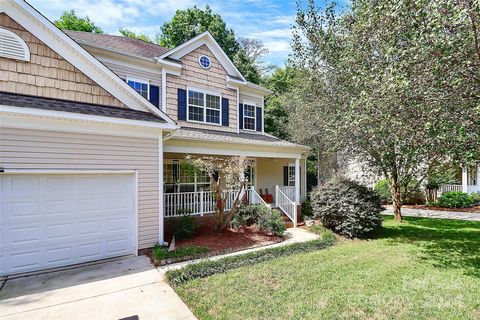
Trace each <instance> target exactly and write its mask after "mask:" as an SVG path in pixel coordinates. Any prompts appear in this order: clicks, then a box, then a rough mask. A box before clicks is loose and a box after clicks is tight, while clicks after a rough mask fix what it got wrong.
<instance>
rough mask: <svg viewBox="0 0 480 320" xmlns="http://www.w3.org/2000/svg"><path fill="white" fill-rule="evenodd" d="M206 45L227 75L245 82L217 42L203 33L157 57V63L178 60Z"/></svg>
mask: <svg viewBox="0 0 480 320" xmlns="http://www.w3.org/2000/svg"><path fill="white" fill-rule="evenodd" d="M202 45H206V46H207V47H208V49H209V50H210V51H211V52H212V53H213V55H214V56H215V58H217V60H218V61H219V62H220V64H221V65H222V67H223V68H224V69H225V70H226V71H227V74H228V75H229V76H231V77H236V78H239V79H240V80H241V81H243V82H246V80H245V77H244V76H243V75H242V73H241V72H240V71H239V70H238V69H237V67H236V66H235V64H234V63H233V62H232V60H230V58H229V57H228V56H227V54H226V53H225V51H223V49H222V48H221V47H220V45H219V44H218V42H217V41H216V40H215V38H213V36H212V34H211V33H210V32H208V31H205V32H203V33H201V34H199V35H198V36H196V37H194V38H192V39H190V40H188V41H187V42H184V43H182V44H181V45H179V46H178V47H175V48H173V49H171V50H169V51H167V52H165V53H163V54H162V55H161V56H159V57H158V61H159V62H160V63H161V62H162V60H165V59H173V60H179V59H180V58H181V57H183V56H185V55H186V54H188V53H190V52H192V51H193V50H195V49H197V48H199V47H201V46H202Z"/></svg>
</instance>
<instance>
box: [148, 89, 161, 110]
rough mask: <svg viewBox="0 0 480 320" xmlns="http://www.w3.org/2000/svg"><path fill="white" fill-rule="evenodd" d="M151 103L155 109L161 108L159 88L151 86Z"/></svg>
mask: <svg viewBox="0 0 480 320" xmlns="http://www.w3.org/2000/svg"><path fill="white" fill-rule="evenodd" d="M150 102H151V103H152V104H153V105H154V106H155V107H157V108H159V107H160V89H159V88H158V86H150Z"/></svg>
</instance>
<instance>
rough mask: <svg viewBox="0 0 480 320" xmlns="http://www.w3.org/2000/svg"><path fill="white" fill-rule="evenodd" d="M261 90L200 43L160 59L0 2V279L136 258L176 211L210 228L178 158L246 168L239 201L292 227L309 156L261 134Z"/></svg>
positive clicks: (202, 186)
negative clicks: (231, 159)
mask: <svg viewBox="0 0 480 320" xmlns="http://www.w3.org/2000/svg"><path fill="white" fill-rule="evenodd" d="M269 93H270V91H269V90H268V89H265V88H262V87H260V86H257V85H255V84H252V83H249V82H248V81H246V80H245V78H244V77H243V75H242V74H241V73H240V72H239V71H238V69H237V68H236V67H235V65H234V64H233V63H232V61H230V59H229V58H228V57H227V56H226V54H225V53H224V52H223V51H222V49H221V48H220V47H219V45H218V44H217V43H216V41H215V40H214V39H213V37H212V36H211V35H210V34H209V33H208V32H206V33H203V34H201V35H199V36H197V37H196V38H194V39H191V40H190V41H188V42H186V43H184V44H182V45H180V46H178V47H177V48H173V49H170V50H167V49H165V48H162V47H159V46H157V45H154V44H149V43H146V42H143V41H140V40H135V39H130V38H126V37H121V36H111V35H97V34H90V33H82V32H66V33H65V32H62V31H61V30H59V29H57V28H56V27H55V26H54V25H53V24H52V23H51V22H50V21H49V20H47V19H46V18H45V17H44V16H42V15H41V14H40V13H39V12H37V11H36V10H35V9H34V8H33V7H31V6H30V5H29V4H27V3H26V2H24V1H21V0H0V199H1V200H0V211H1V213H0V234H1V241H0V276H1V275H9V274H18V273H24V272H30V271H37V270H43V269H49V268H54V267H60V266H65V265H71V264H77V263H83V262H89V261H93V260H99V259H104V258H110V257H116V256H122V255H130V254H137V253H138V250H140V249H144V248H149V247H152V246H153V245H154V244H155V243H164V242H165V241H168V240H169V239H164V234H165V227H166V226H167V225H168V224H169V219H170V218H171V217H174V216H176V215H178V214H180V212H179V211H180V210H179V209H182V210H188V211H189V212H191V213H192V214H193V215H197V216H202V217H203V218H206V217H208V216H209V214H210V213H211V212H212V211H213V200H212V197H211V192H210V191H209V182H208V179H207V177H206V175H205V174H202V173H198V172H197V173H195V172H191V170H190V171H189V170H185V164H184V162H183V161H182V160H183V159H184V158H185V156H186V155H214V156H218V157H225V156H238V155H242V156H246V157H249V158H251V159H253V160H254V161H255V166H254V167H252V168H245V176H246V179H248V183H249V190H248V199H249V201H250V202H252V203H262V204H265V202H264V200H263V199H264V198H265V199H268V198H269V197H265V196H264V197H263V198H262V197H261V196H260V194H261V193H262V194H266V193H267V189H268V194H270V195H271V196H270V197H271V198H273V203H272V204H270V205H272V206H277V207H279V208H280V209H281V210H282V211H283V212H284V213H285V214H286V215H287V216H289V218H290V219H292V221H295V222H294V223H295V224H296V215H297V207H298V205H299V204H300V203H301V201H302V199H303V198H304V197H305V190H306V186H305V185H306V183H305V182H306V181H305V180H306V179H305V155H306V152H307V151H308V148H306V147H304V146H301V145H297V144H293V143H290V142H287V141H283V140H280V139H278V138H276V137H274V136H271V135H269V134H266V133H265V132H264V120H263V119H264V98H265V96H267V95H268V94H269ZM235 192H237V191H235V190H232V191H229V196H230V198H232V197H233V196H235ZM228 205H229V203H227V206H228ZM230 205H231V203H230Z"/></svg>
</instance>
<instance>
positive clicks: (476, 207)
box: [390, 205, 480, 213]
mask: <svg viewBox="0 0 480 320" xmlns="http://www.w3.org/2000/svg"><path fill="white" fill-rule="evenodd" d="M390 208H391V206H390ZM402 208H409V209H420V210H438V211H452V212H475V213H480V206H475V207H472V208H442V207H436V206H426V205H403V206H402Z"/></svg>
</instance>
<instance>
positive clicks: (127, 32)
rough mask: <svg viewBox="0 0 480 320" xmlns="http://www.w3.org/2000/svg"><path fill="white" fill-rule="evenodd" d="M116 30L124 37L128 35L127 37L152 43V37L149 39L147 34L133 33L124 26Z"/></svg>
mask: <svg viewBox="0 0 480 320" xmlns="http://www.w3.org/2000/svg"><path fill="white" fill-rule="evenodd" d="M118 32H120V33H121V34H122V35H124V36H125V37H129V38H133V39H137V40H142V41H145V42H151V43H153V41H152V39H150V37H149V36H147V35H146V34H143V33H135V32H133V31H131V30H128V29H126V28H121V29H118Z"/></svg>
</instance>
